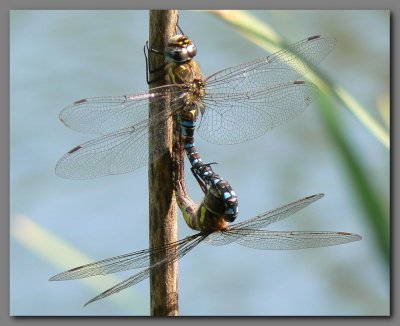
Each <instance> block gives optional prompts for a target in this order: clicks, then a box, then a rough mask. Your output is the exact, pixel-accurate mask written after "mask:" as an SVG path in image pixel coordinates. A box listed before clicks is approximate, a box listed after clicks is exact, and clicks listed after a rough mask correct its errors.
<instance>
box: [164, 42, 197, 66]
mask: <svg viewBox="0 0 400 326" xmlns="http://www.w3.org/2000/svg"><path fill="white" fill-rule="evenodd" d="M196 53H197V48H196V46H195V45H194V44H193V42H192V41H191V40H189V38H188V37H187V36H185V35H175V36H173V37H171V38H170V39H169V40H168V43H167V46H166V47H165V51H164V55H165V59H166V60H167V61H168V62H176V63H185V62H188V61H190V60H192V58H194V57H195V56H196Z"/></svg>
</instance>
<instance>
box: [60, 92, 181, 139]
mask: <svg viewBox="0 0 400 326" xmlns="http://www.w3.org/2000/svg"><path fill="white" fill-rule="evenodd" d="M186 92H187V89H186V88H185V86H184V85H166V86H161V87H156V88H153V89H150V90H148V91H146V92H142V93H138V94H134V95H124V96H107V97H93V98H87V99H82V100H79V101H76V102H74V103H73V104H71V105H68V106H67V107H65V108H64V109H63V110H62V111H61V113H60V120H61V121H62V122H63V123H64V124H65V125H66V126H67V127H69V128H71V129H74V130H77V131H80V132H85V133H93V134H101V135H104V134H108V133H111V132H113V131H117V130H120V129H125V128H127V127H132V126H136V125H137V124H143V122H144V121H147V119H148V115H149V111H148V104H149V103H155V102H161V101H164V100H165V99H168V98H171V99H175V100H178V99H180V98H181V97H182V96H184V95H185V94H186Z"/></svg>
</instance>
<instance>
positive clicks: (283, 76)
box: [56, 36, 336, 179]
mask: <svg viewBox="0 0 400 326" xmlns="http://www.w3.org/2000/svg"><path fill="white" fill-rule="evenodd" d="M335 43H336V41H335V39H334V38H329V37H320V36H314V37H309V38H307V39H305V40H303V41H300V42H298V43H295V44H293V45H292V46H290V47H289V48H288V49H286V50H283V51H279V52H277V53H275V54H273V55H270V56H268V57H266V58H262V59H258V60H255V61H252V62H249V63H246V64H242V65H239V66H236V67H232V68H227V69H224V70H222V71H220V72H217V73H215V74H213V75H211V76H210V77H208V78H206V79H205V80H204V83H205V90H204V92H205V94H204V96H202V98H201V99H200V100H201V101H202V102H203V104H204V112H202V113H203V115H202V117H201V122H200V124H199V127H198V132H199V135H200V136H201V137H203V138H204V139H206V140H207V141H209V142H211V143H216V144H234V143H240V142H243V141H247V140H249V139H253V138H256V137H259V136H261V135H263V134H264V133H266V132H267V131H269V130H271V129H272V128H274V127H276V126H278V125H280V124H282V123H284V122H285V121H287V120H290V119H292V118H294V117H295V116H297V115H299V114H300V113H301V112H302V111H303V110H304V109H305V108H306V107H307V106H308V105H309V104H310V103H311V102H312V101H313V100H314V99H315V97H316V95H317V92H318V88H317V87H316V86H315V85H313V84H312V83H308V82H305V81H301V80H298V78H299V77H300V76H302V75H304V74H306V73H307V72H308V71H309V69H310V68H309V66H310V65H315V64H318V63H319V62H320V61H321V60H323V59H324V58H325V57H326V56H327V55H328V54H329V53H330V52H331V51H332V49H333V48H334V46H335ZM189 92H190V87H188V86H187V85H184V84H182V85H180V84H179V85H176V84H173V85H166V86H162V87H158V88H154V89H151V90H149V91H148V92H143V93H139V94H136V95H128V96H121V97H99V98H92V99H84V100H80V101H77V102H75V103H74V104H72V105H70V106H68V107H66V108H65V109H64V110H63V111H62V112H61V115H60V119H61V121H63V123H64V124H65V125H67V126H68V127H70V128H73V129H76V130H78V131H81V132H87V133H98V134H101V135H103V136H101V137H100V138H97V139H94V140H92V141H89V142H86V143H84V144H83V145H80V146H77V147H75V148H74V149H72V150H71V151H69V152H68V153H67V154H66V155H64V156H63V157H62V158H61V159H60V161H59V163H58V164H57V166H56V173H57V174H58V175H60V176H62V177H65V178H70V179H90V178H96V177H101V176H105V175H109V174H119V173H127V172H130V171H133V170H135V169H137V168H139V167H141V166H143V165H145V164H146V163H147V161H148V130H149V126H154V127H155V128H161V126H162V125H164V122H165V119H169V118H171V115H172V114H173V113H175V112H179V110H180V109H181V108H182V103H183V101H182V99H183V98H185V97H186V96H187V95H189V98H190V97H192V94H189ZM165 99H169V101H171V109H172V110H171V112H170V111H168V112H167V111H166V112H161V113H159V114H157V115H155V116H154V117H152V119H151V120H148V103H149V102H151V103H156V102H158V103H162V101H164V100H165ZM161 132H162V130H161Z"/></svg>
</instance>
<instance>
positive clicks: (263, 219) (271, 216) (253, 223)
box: [205, 194, 324, 246]
mask: <svg viewBox="0 0 400 326" xmlns="http://www.w3.org/2000/svg"><path fill="white" fill-rule="evenodd" d="M323 196H324V194H316V195H312V196H308V197H304V198H302V199H299V200H296V201H294V202H291V203H289V204H286V205H283V206H281V207H278V208H274V209H273V210H270V211H268V212H265V213H263V214H260V215H257V216H255V217H252V218H250V219H247V220H245V221H243V222H240V223H236V224H232V225H230V226H229V228H228V229H227V230H226V231H217V232H214V233H211V234H210V235H209V236H208V237H207V239H206V240H205V242H206V243H208V244H211V245H214V246H222V245H227V244H230V243H232V242H235V241H236V240H237V239H238V238H240V237H242V236H245V235H246V232H247V230H248V229H260V228H263V227H266V226H267V225H269V224H271V223H275V222H277V221H280V220H283V219H285V218H287V217H289V216H290V215H292V214H294V213H296V212H298V211H299V210H301V209H303V208H305V207H307V206H308V205H310V204H311V203H313V202H315V201H316V200H318V199H321V198H322V197H323ZM241 230H245V231H244V232H241Z"/></svg>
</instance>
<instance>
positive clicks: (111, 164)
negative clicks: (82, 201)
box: [55, 101, 179, 179]
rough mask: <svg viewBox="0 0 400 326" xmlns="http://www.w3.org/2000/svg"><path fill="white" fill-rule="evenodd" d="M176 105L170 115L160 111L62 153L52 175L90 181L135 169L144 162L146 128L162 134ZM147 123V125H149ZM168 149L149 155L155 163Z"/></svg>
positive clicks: (176, 103) (145, 161) (147, 154)
mask: <svg viewBox="0 0 400 326" xmlns="http://www.w3.org/2000/svg"><path fill="white" fill-rule="evenodd" d="M178 105H179V102H177V101H176V102H175V106H174V107H172V112H170V111H169V110H168V111H167V110H164V111H161V112H160V113H158V114H156V115H154V116H153V118H152V119H151V120H145V121H143V122H142V123H140V124H136V125H135V126H132V127H128V128H125V129H122V130H118V131H115V132H112V133H109V134H106V135H103V136H101V137H99V138H96V139H94V140H91V141H88V142H86V143H84V144H82V145H79V146H77V147H75V148H73V149H72V150H70V151H69V152H68V153H67V154H65V155H64V156H63V157H62V158H61V159H60V160H59V161H58V163H57V165H56V168H55V171H56V174H57V175H59V176H61V177H63V178H67V179H92V178H98V177H102V176H106V175H112V174H121V173H127V172H131V171H133V170H136V169H138V168H140V167H142V166H143V165H145V164H146V163H147V162H148V156H149V153H148V144H149V139H148V138H149V135H148V132H149V128H154V129H155V130H157V133H158V135H160V137H163V135H165V126H166V120H167V119H171V118H172V115H173V112H175V111H176V110H177V106H178ZM149 124H150V125H149ZM167 151H168V148H166V147H165V148H161V147H160V149H159V150H157V151H156V154H157V155H158V156H157V155H155V154H153V156H152V159H153V160H155V159H157V158H158V157H159V156H161V155H163V154H165V153H166V152H167Z"/></svg>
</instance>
